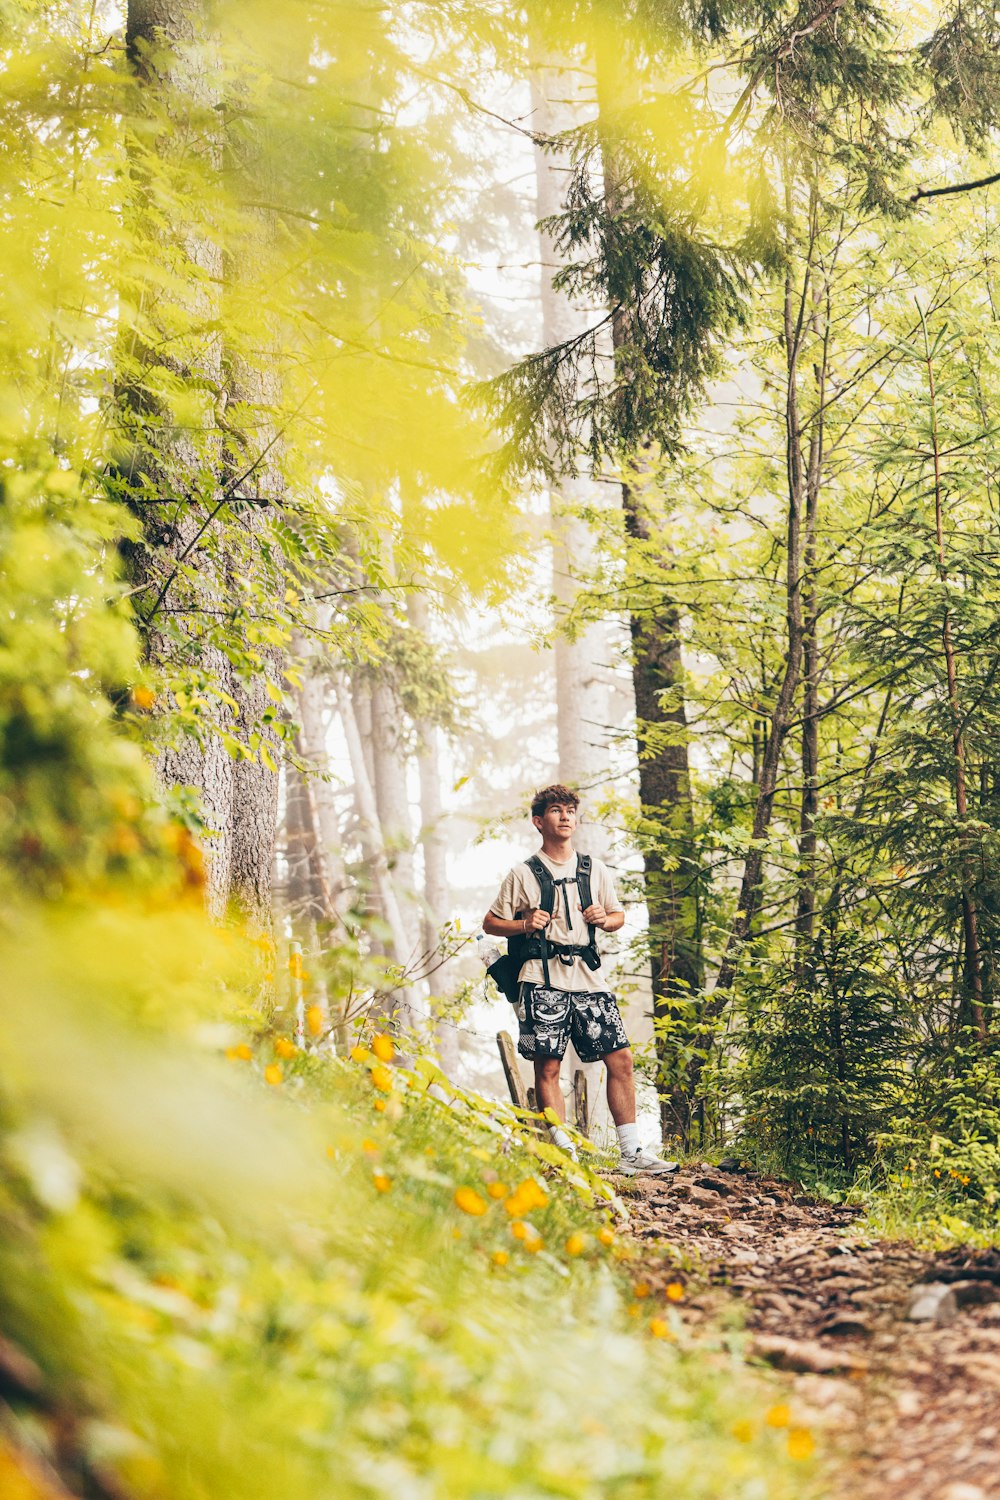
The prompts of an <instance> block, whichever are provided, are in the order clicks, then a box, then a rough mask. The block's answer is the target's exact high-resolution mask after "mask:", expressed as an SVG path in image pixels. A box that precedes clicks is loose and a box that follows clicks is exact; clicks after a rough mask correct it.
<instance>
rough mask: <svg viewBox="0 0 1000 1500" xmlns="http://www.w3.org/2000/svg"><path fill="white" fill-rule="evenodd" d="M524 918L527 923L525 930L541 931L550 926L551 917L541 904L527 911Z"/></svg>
mask: <svg viewBox="0 0 1000 1500" xmlns="http://www.w3.org/2000/svg"><path fill="white" fill-rule="evenodd" d="M524 920H525V922H526V924H527V925H526V926H525V929H524V930H525V932H541V930H542V928H543V927H548V925H549V922H550V921H551V918H550V916H549V914H548V912H547V911H542V908H541V907H540V906H536V907H533V909H532V910H531V911H529V912H527V913H526V915H525V918H524Z"/></svg>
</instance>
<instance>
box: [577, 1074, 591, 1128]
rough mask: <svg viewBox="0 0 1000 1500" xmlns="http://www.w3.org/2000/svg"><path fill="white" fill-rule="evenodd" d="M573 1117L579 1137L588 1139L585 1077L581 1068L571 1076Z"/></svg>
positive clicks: (588, 1125)
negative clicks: (582, 1136) (583, 1136)
mask: <svg viewBox="0 0 1000 1500" xmlns="http://www.w3.org/2000/svg"><path fill="white" fill-rule="evenodd" d="M573 1116H574V1119H575V1120H576V1128H577V1130H578V1131H579V1132H580V1134H581V1135H585V1136H587V1137H588V1139H589V1137H590V1120H589V1110H588V1108H587V1075H586V1073H585V1072H584V1071H583V1069H582V1068H577V1070H576V1072H575V1073H574V1074H573Z"/></svg>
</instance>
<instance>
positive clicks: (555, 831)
mask: <svg viewBox="0 0 1000 1500" xmlns="http://www.w3.org/2000/svg"><path fill="white" fill-rule="evenodd" d="M531 821H532V822H533V823H534V825H535V827H536V828H537V829H538V831H539V833H540V834H541V835H542V837H543V838H544V837H545V836H546V835H548V836H549V837H550V838H555V839H566V838H570V837H571V836H572V835H573V834H574V833H575V832H576V808H575V807H572V806H571V805H570V804H569V803H568V802H551V803H550V804H549V806H548V807H547V808H546V809H545V811H544V812H543V813H542V816H541V817H540V818H532V820H531Z"/></svg>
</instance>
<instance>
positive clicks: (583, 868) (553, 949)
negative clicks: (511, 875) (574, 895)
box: [486, 854, 601, 1005]
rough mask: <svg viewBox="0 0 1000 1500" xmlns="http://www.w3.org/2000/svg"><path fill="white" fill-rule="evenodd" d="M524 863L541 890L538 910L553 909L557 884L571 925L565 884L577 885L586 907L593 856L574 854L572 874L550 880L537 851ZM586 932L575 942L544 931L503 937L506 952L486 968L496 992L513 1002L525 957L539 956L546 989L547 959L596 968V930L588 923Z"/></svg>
mask: <svg viewBox="0 0 1000 1500" xmlns="http://www.w3.org/2000/svg"><path fill="white" fill-rule="evenodd" d="M525 863H526V864H527V866H528V869H529V870H530V871H531V873H532V875H534V877H535V879H536V880H537V881H538V884H539V888H540V890H541V895H540V897H539V901H538V905H539V907H540V908H541V910H542V911H544V912H548V914H549V916H550V917H551V916H552V913H553V912H554V911H555V909H556V900H557V895H558V892H557V887H560V886H561V887H562V895H563V900H564V902H565V903H566V918H567V920H566V926H567V927H572V925H573V923H572V918H571V916H570V910H569V892H568V890H567V887H568V886H571V885H575V886H576V887H577V890H578V891H579V893H580V905H581V906H582V907H583V909H584V911H586V910H587V907H588V906H590V905H591V902H592V899H593V898H592V896H591V892H590V872H591V870H592V868H593V860H592V859H591V857H590V855H589V854H578V855H577V857H576V874H575V875H571V876H568V877H567V878H565V879H563V880H553V878H552V872H551V870H550V869H549V867H548V865H547V864H545V862H544V861H543V860H541V859H540V858H539V857H538V855H537V854H533V855H532V856H531V858H530V859H529V860H526V861H525ZM515 915H516V916H518V917H521V916H526V915H527V913H526V912H517V913H516V914H515ZM587 934H588V941H587V942H586V943H585V944H579V943H553V942H550V941H549V939H548V938H547V937H546V936H545V932H544V931H542V932H525V933H517V934H516V936H514V937H509V938H508V939H507V952H506V953H505V954H504V955H503V957H502V958H498V959H497V961H496V963H495V964H491V965H490V967H489V969H487V971H486V972H487V973H488V974H489V976H490V978H491V979H492V980H493V982H494V983H495V984H496V987H497V989H498V990H499V991H500V993H501V994H502V995H505V996H506V998H507V999H508V1000H509V1001H510V1003H511V1005H516V1004H517V999H518V988H519V986H518V975H519V974H520V972H521V967H522V965H523V964H526V963H527V962H528V960H529V959H532V958H537V959H540V960H541V965H542V973H543V975H544V977H545V987H546V989H548V988H549V987H550V986H551V982H552V981H551V978H550V975H549V960H550V959H559V961H560V962H561V963H564V964H566V965H567V967H568V966H569V965H570V964H571V963H572V962H573V960H574V959H575V958H582V959H583V961H584V963H585V964H586V965H587V968H588V969H599V968H600V967H601V955H600V954H599V953H598V951H597V933H596V929H595V928H594V927H593V926H591V925H590V924H588V926H587Z"/></svg>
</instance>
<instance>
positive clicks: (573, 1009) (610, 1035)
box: [517, 984, 628, 1063]
mask: <svg viewBox="0 0 1000 1500" xmlns="http://www.w3.org/2000/svg"><path fill="white" fill-rule="evenodd" d="M517 1019H518V1022H519V1024H520V1028H521V1035H520V1037H519V1039H518V1043H517V1050H518V1052H520V1054H521V1056H522V1057H527V1058H530V1059H531V1060H532V1062H534V1061H535V1060H536V1059H541V1058H544V1057H559V1058H561V1057H564V1056H565V1055H566V1048H567V1046H568V1045H569V1043H570V1042H571V1041H572V1043H573V1046H574V1047H575V1048H576V1054H577V1056H578V1057H579V1059H580V1061H581V1062H587V1063H589V1062H598V1061H599V1059H600V1058H602V1057H606V1056H607V1055H608V1053H609V1052H617V1051H618V1050H619V1048H620V1047H627V1046H628V1037H627V1036H626V1035H625V1027H624V1026H623V1025H622V1018H621V1015H620V1014H619V1011H618V1001H617V1000H616V999H615V997H614V995H612V994H611V993H610V992H609V991H607V990H598V991H596V992H594V993H591V992H590V991H589V990H585V991H578V992H575V993H570V991H568V990H556V989H546V987H545V986H544V985H541V984H522V985H521V991H520V995H519V997H518V1004H517Z"/></svg>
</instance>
